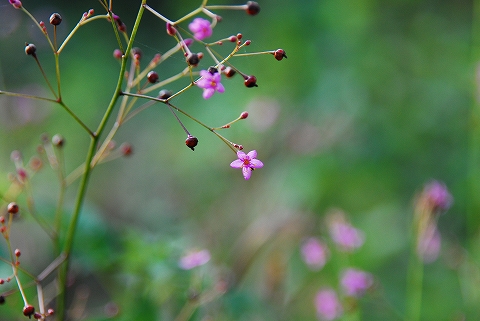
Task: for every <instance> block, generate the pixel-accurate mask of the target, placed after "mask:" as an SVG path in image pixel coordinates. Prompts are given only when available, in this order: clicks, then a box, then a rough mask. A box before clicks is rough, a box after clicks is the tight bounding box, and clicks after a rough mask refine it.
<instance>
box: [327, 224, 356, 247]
mask: <svg viewBox="0 0 480 321" xmlns="http://www.w3.org/2000/svg"><path fill="white" fill-rule="evenodd" d="M329 230H330V236H331V238H332V240H333V241H334V242H335V243H336V244H337V245H339V246H340V248H341V249H342V250H344V251H347V252H351V251H353V250H355V249H357V248H359V247H361V246H362V245H363V243H364V242H365V236H364V234H363V232H362V231H360V230H358V229H356V228H354V227H353V226H352V225H351V224H350V223H348V222H346V221H340V220H335V221H332V222H331V223H330V226H329Z"/></svg>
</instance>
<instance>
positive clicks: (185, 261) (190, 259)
mask: <svg viewBox="0 0 480 321" xmlns="http://www.w3.org/2000/svg"><path fill="white" fill-rule="evenodd" d="M208 261H210V252H209V251H208V250H201V251H192V252H190V253H188V254H187V255H185V256H184V257H182V258H181V259H180V262H178V265H179V266H180V268H182V269H184V270H191V269H193V268H194V267H197V266H200V265H204V264H205V263H207V262H208Z"/></svg>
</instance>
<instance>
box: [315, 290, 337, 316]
mask: <svg viewBox="0 0 480 321" xmlns="http://www.w3.org/2000/svg"><path fill="white" fill-rule="evenodd" d="M314 302H315V308H316V310H317V316H318V318H319V319H320V320H322V321H332V320H335V319H337V318H339V317H340V316H342V314H343V308H342V305H341V304H340V301H339V300H338V296H337V293H335V291H334V290H333V289H330V288H325V289H322V290H320V291H319V292H317V295H316V296H315V300H314Z"/></svg>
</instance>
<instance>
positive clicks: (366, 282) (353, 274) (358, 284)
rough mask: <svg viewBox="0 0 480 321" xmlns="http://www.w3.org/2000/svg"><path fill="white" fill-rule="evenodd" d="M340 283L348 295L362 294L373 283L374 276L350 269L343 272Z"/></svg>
mask: <svg viewBox="0 0 480 321" xmlns="http://www.w3.org/2000/svg"><path fill="white" fill-rule="evenodd" d="M340 283H341V284H342V288H343V290H344V291H345V294H347V295H348V296H356V297H358V296H361V295H362V294H363V293H365V291H366V290H367V289H368V288H370V287H371V286H372V284H373V277H372V275H371V274H370V273H367V272H364V271H361V270H357V269H348V270H346V271H345V272H343V274H342V278H341V281H340Z"/></svg>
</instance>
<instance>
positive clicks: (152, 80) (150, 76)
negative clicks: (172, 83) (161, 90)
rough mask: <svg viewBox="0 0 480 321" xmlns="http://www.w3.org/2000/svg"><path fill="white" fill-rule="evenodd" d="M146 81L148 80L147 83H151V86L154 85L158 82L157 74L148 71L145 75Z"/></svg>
mask: <svg viewBox="0 0 480 321" xmlns="http://www.w3.org/2000/svg"><path fill="white" fill-rule="evenodd" d="M147 79H148V82H149V83H151V84H154V83H156V82H157V81H158V74H157V72H156V71H153V70H152V71H150V72H149V73H148V74H147Z"/></svg>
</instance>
